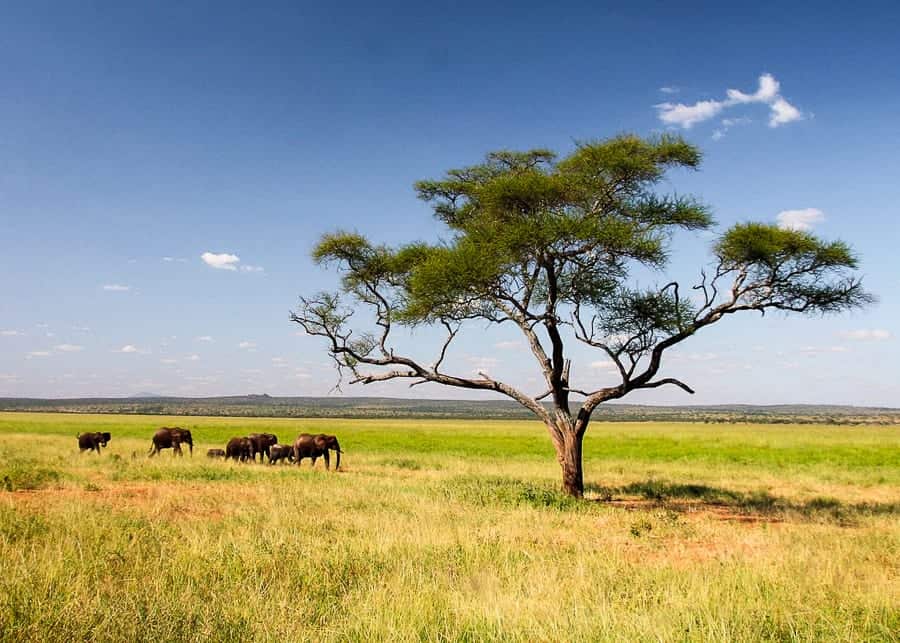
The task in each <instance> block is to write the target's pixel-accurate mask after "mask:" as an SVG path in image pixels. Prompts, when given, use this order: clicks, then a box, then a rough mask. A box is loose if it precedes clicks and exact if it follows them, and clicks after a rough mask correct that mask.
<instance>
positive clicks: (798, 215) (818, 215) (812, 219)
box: [775, 208, 825, 230]
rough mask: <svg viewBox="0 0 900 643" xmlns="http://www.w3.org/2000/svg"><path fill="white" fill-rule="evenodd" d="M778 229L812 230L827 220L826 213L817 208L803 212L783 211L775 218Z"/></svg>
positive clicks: (806, 209)
mask: <svg viewBox="0 0 900 643" xmlns="http://www.w3.org/2000/svg"><path fill="white" fill-rule="evenodd" d="M775 219H776V220H777V221H778V227H779V228H783V229H785V230H811V229H812V227H813V226H814V225H816V224H818V223H822V222H823V221H824V220H825V213H824V212H822V211H821V210H819V209H817V208H805V209H803V210H782V211H781V212H779V213H778V215H777V216H776V217H775Z"/></svg>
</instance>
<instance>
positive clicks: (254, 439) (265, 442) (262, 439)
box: [247, 433, 278, 462]
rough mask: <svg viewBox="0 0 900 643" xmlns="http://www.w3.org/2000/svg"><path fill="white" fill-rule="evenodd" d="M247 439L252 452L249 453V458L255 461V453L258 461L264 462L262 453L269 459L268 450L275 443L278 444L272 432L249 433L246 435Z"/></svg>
mask: <svg viewBox="0 0 900 643" xmlns="http://www.w3.org/2000/svg"><path fill="white" fill-rule="evenodd" d="M247 439H248V440H250V443H251V444H252V445H253V452H252V453H251V454H250V459H251V460H253V461H254V462H256V454H257V453H258V454H259V461H260V462H264V460H263V455H265V457H266V458H269V459H271V457H272V456H271V455H270V453H269V450H270V449H271V447H272V446H273V445H275V444H278V437H277V436H276V435H274V434H272V433H251V434H250V435H248V436H247Z"/></svg>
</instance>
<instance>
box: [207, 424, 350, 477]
mask: <svg viewBox="0 0 900 643" xmlns="http://www.w3.org/2000/svg"><path fill="white" fill-rule="evenodd" d="M331 451H334V452H335V453H336V454H337V460H336V461H335V465H334V468H335V470H338V469H340V468H341V454H342V453H343V451H341V447H340V444H339V443H338V439H337V437H336V436H333V435H325V434H324V433H320V434H319V435H312V434H310V433H301V434H300V435H298V436H297V439H296V440H294V442H293V444H279V443H278V437H277V436H275V435H274V434H272V433H251V434H250V435H248V436H246V437H243V438H231V439H230V440H229V441H228V444H226V445H225V449H224V450H223V449H210V450H208V451H207V452H206V455H207V456H208V457H210V458H225V459H226V460H228V459H229V458H232V459H234V460H237V461H239V462H256V456H257V455H259V461H260V462H265V461H266V459H268V461H269V464H275V463H276V462H279V461H281V462H293V463H294V464H296V465H299V464H300V462H301V461H302V460H303V459H304V458H309V459H310V460H312V464H313V466H316V460H318V459H319V458H322V459H324V460H325V468H326V469H330V468H331V456H330V452H331Z"/></svg>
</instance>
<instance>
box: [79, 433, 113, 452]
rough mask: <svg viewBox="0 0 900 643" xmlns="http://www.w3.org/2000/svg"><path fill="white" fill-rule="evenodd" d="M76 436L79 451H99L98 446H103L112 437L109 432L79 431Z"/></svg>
mask: <svg viewBox="0 0 900 643" xmlns="http://www.w3.org/2000/svg"><path fill="white" fill-rule="evenodd" d="M76 437H77V438H78V449H79V453H84V452H85V451H96V452H97V453H100V447H105V446H106V445H107V444H108V443H109V441H110V440H111V439H112V436H111V435H110V434H109V433H79V434H78V435H77V436H76Z"/></svg>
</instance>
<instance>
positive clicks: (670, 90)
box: [659, 87, 681, 94]
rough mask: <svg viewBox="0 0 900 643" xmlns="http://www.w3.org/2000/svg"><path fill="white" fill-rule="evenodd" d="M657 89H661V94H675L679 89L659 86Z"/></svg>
mask: <svg viewBox="0 0 900 643" xmlns="http://www.w3.org/2000/svg"><path fill="white" fill-rule="evenodd" d="M659 91H661V92H662V93H663V94H677V93H678V92H680V91H681V90H680V89H679V88H677V87H660V88H659Z"/></svg>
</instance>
